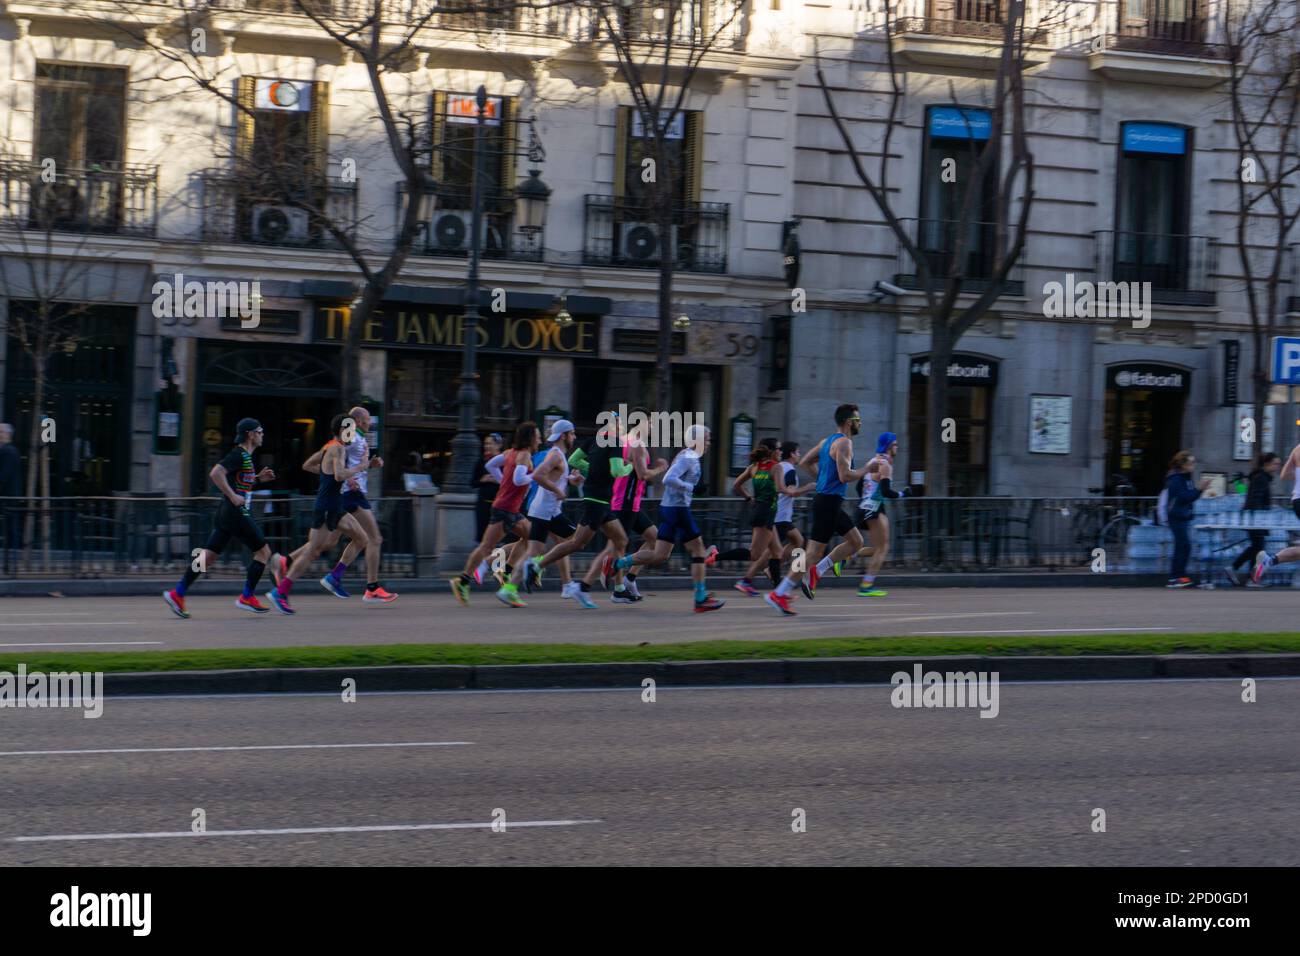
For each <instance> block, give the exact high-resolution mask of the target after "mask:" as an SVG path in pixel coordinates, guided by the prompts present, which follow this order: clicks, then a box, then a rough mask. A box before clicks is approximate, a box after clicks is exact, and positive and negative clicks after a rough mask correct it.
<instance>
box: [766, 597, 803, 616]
mask: <svg viewBox="0 0 1300 956" xmlns="http://www.w3.org/2000/svg"><path fill="white" fill-rule="evenodd" d="M763 600H764V601H766V602H767V603H768V604H770V605H771V606H772V607H774V608H776V609H777V610H778V611H780V612H781V613H782V614H785V615H788V616H789V617H794V616H795V615H796V614H798V613H799V612H798V611H792V610H790V598H789V596H788V595H785V594H777V593H776V592H775V591H768V592H767V593H766V594H764V595H763Z"/></svg>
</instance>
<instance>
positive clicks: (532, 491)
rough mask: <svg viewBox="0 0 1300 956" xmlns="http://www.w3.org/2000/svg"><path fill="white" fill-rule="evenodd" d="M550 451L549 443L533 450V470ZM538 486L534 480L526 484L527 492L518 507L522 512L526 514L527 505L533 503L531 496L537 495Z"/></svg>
mask: <svg viewBox="0 0 1300 956" xmlns="http://www.w3.org/2000/svg"><path fill="white" fill-rule="evenodd" d="M550 453H551V446H550V445H547V446H546V447H545V448H539V449H538V450H537V451H535V452H533V471H536V470H537V466H538V465H540V464H541V463H542V460H543V459H544V458H546V456H547V455H549V454H550ZM540 487H541V485H539V484H538V483H537V482H535V481H534V482H533V483H532V484H531V485H529V486H528V494H527V495H525V496H524V503H523V505H522V506H521V509H520V510H521V511H522V512H523V513H524V514H528V506H529V505H531V504H532V503H533V498H535V497H536V496H537V489H538V488H540Z"/></svg>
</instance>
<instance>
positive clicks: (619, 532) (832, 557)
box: [449, 404, 906, 615]
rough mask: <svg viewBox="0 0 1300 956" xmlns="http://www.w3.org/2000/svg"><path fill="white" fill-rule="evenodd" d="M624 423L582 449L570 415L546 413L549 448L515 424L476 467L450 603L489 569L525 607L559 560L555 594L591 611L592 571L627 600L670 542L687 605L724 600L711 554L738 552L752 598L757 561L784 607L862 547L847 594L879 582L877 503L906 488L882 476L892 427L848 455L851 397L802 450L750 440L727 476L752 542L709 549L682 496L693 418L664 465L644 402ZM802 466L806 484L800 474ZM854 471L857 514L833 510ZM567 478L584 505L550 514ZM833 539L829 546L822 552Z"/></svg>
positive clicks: (810, 593)
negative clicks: (864, 559) (480, 525)
mask: <svg viewBox="0 0 1300 956" xmlns="http://www.w3.org/2000/svg"><path fill="white" fill-rule="evenodd" d="M629 421H633V422H636V423H637V424H635V425H632V426H628V425H627V424H626V423H624V422H622V421H620V420H619V419H618V417H617V416H613V420H612V421H611V423H610V424H608V425H606V426H605V427H604V428H603V429H602V430H601V431H599V432H598V433H597V434H596V435H595V436H593V437H592V438H590V439H588V440H587V441H586V442H585V443H583V444H582V445H581V446H579V445H578V443H577V432H576V431H575V427H574V425H573V423H572V422H570V421H566V420H561V421H558V422H556V423H555V424H554V425H553V426H552V428H551V432H550V435H548V436H547V443H548V446H549V447H548V448H547V449H545V450H539V446H540V440H541V435H540V433H539V431H538V429H537V426H536V425H535V424H534V423H532V422H524V423H523V424H521V425H520V426H519V427H518V428H517V429H516V431H515V435H514V440H513V441H512V442H511V446H510V449H509V450H508V451H506V452H504V453H501V454H497V455H494V456H492V457H491V458H490V459H489V460H488V461H487V462H486V471H487V472H488V473H490V474H491V476H492V478H493V479H495V480H496V481H497V482H498V483H499V487H498V491H497V493H496V496H495V498H494V499H493V500H492V503H491V510H490V513H489V518H488V522H487V525H486V527H485V529H484V531H483V533H482V536H481V538H480V541H479V544H478V546H477V547H476V548H475V549H474V551H473V552H472V553H471V554H470V556H469V558H468V560H467V561H466V563H465V568H464V570H463V571H462V572H461V574H460V575H458V576H457V577H455V578H453V579H451V581H450V582H449V583H450V586H451V590H452V593H453V594H454V595H455V596H456V599H457V600H459V601H460V602H461V603H462V604H468V603H469V596H470V593H471V587H472V585H474V584H476V583H482V581H483V580H484V579H485V578H486V577H487V576H488V575H489V573H491V574H493V575H494V576H495V577H496V579H497V582H498V585H499V587H498V589H497V591H496V597H497V599H498V600H500V601H501V602H502V603H503V604H507V605H509V606H511V607H523V606H525V603H524V601H523V599H522V598H521V597H520V596H519V588H520V586H521V585H522V586H523V588H524V590H525V591H526V592H531V591H533V590H534V589H535V588H536V587H537V586H539V585H540V582H541V579H542V574H543V572H544V570H545V568H547V567H549V566H550V565H552V564H559V566H560V569H561V572H560V573H561V577H562V579H563V582H564V584H563V589H562V591H561V594H562V596H563V597H564V598H567V599H571V600H574V601H577V602H578V603H579V604H580V605H581V606H582V607H584V608H595V607H596V606H597V605H596V602H595V601H594V600H593V599H592V596H591V591H592V585H593V584H594V583H595V580H596V579H599V581H600V583H601V585H602V586H604V587H606V588H609V589H611V590H612V593H611V595H610V599H611V601H612V602H613V603H616V604H632V603H636V602H637V601H640V600H641V594H640V593H639V591H637V588H636V575H637V573H638V571H639V570H640V569H642V568H644V567H648V566H652V565H657V564H663V563H664V562H666V561H667V560H668V558H669V556H670V555H671V554H672V551H673V549H674V548H675V547H676V546H677V545H681V546H682V547H684V548H685V550H686V552H687V554H689V555H690V566H691V578H692V583H693V591H694V610H695V611H696V612H705V611H712V610H716V609H718V608H720V607H722V606H723V604H724V603H725V602H724V601H722V600H720V599H718V598H716V597H715V596H714V595H712V594H711V593H709V591H708V588H707V587H706V583H705V581H706V568H707V567H708V566H710V565H713V564H714V563H716V561H718V560H720V559H721V560H745V561H747V562H748V568H747V570H746V572H745V574H744V576H743V577H742V578H741V579H740V580H739V581H737V582H736V584H735V587H736V589H737V590H738V591H740V592H742V593H743V594H746V595H748V596H751V597H757V596H759V594H760V592H759V590H758V589H757V588H756V587H755V586H754V578H755V576H756V575H757V574H758V573H760V572H761V571H762V570H764V569H766V571H767V574H768V577H769V579H770V580H771V582H772V584H773V589H772V590H771V591H769V592H767V593H766V594H764V595H763V599H764V600H765V601H766V602H767V603H768V604H769V605H770V606H771V607H773V608H774V609H776V610H777V611H778V612H779V613H781V614H783V615H794V614H795V613H796V612H795V611H794V610H793V608H792V607H791V606H790V602H791V596H792V594H793V592H794V589H795V588H799V589H800V590H801V591H802V593H803V594H804V595H805V596H806V597H807V598H809V599H813V598H814V597H815V594H816V589H817V583H818V580H819V579H820V577H821V576H822V575H824V574H826V573H828V572H829V573H833V574H835V575H836V576H839V575H840V573H841V571H842V569H843V567H844V563H845V561H846V560H847V559H848V558H850V557H852V556H853V555H856V554H859V553H866V554H868V555H869V562H868V567H867V573H866V575H865V576H864V577H863V579H862V582H861V584H860V585H859V588H858V593H859V594H860V595H863V596H866V597H883V596H884V595H885V594H886V593H887V592H885V591H884V590H882V589H880V588H878V587H877V586H876V583H875V582H876V575H877V574H878V573H879V571H880V568H881V567H882V566H883V564H884V561H885V558H886V556H887V555H888V552H889V518H888V517H887V516H886V515H885V513H884V510H883V508H882V505H883V504H884V501H885V500H886V499H890V498H899V497H902V496H903V495H904V494H906V489H905V488H904V489H896V488H894V487H893V461H894V457H895V456H896V455H897V453H898V437H897V436H896V435H895V434H894V433H892V432H884V433H882V434H881V435H880V437H879V438H878V439H877V442H876V453H875V455H874V456H873V457H872V458H871V459H869V460H868V461H867V462H866V463H865V464H863V465H862V466H861V467H857V466H855V465H854V462H853V438H854V437H855V436H856V435H857V434H858V433H859V431H860V430H861V426H862V419H861V416H860V415H859V413H858V407H857V406H856V405H851V404H845V405H841V406H840V407H839V408H837V409H836V410H835V424H836V427H837V430H836V431H835V432H834V433H833V434H831V435H829V436H827V437H826V438H825V439H823V440H822V441H820V442H818V443H817V445H816V446H815V447H814V448H812V449H811V450H810V451H809V452H808V453H807V454H804V455H802V456H801V455H800V453H799V445H798V443H797V442H792V441H787V442H783V443H780V444H778V443H777V442H776V440H775V439H763V440H762V441H760V442H759V444H758V447H756V448H755V449H754V451H753V453H752V454H751V456H750V462H749V465H748V467H747V468H746V469H745V470H744V472H742V473H741V474H740V475H739V476H738V477H737V478H736V479H735V481H734V482H733V489H734V490H735V492H736V493H737V494H740V495H742V496H743V497H745V498H746V499H747V500H748V501H749V502H750V527H751V536H750V546H749V548H748V549H744V548H736V549H732V550H731V551H728V552H724V553H722V554H719V553H718V550H717V548H716V546H708V547H706V546H705V544H704V540H703V537H702V535H701V531H700V527H699V524H698V522H697V521H696V519H695V516H694V514H693V513H692V511H691V498H692V495H693V493H694V489H695V486H696V485H697V484H698V483H699V481H700V476H701V466H700V460H701V459H702V458H703V456H704V455H705V453H706V452H707V451H708V449H709V447H710V443H711V435H710V432H709V430H708V428H706V427H704V426H703V425H693V426H691V428H689V429H687V432H686V435H685V446H686V447H685V448H684V449H683V450H682V451H681V452H679V453H678V454H677V456H676V457H675V458H674V459H673V461H672V464H671V465H669V464H668V463H667V462H666V461H664V460H663V459H657V460H655V461H654V462H653V463H651V461H650V455H649V450H648V448H647V447H646V438H647V432H648V429H649V425H648V422H649V416H648V414H646V412H645V410H644V409H634V410H633V413H632V414H631V415H630V416H629ZM800 470H803V471H805V472H807V473H808V474H810V475H812V476H813V477H814V479H815V481H812V482H809V483H807V484H803V485H801V484H799V479H798V473H799V471H800ZM655 482H658V483H661V484H662V485H663V496H662V499H661V500H660V502H659V523H658V524H657V525H656V524H654V523H652V522H651V521H650V520H649V518H648V517H647V516H646V514H645V513H644V512H643V511H642V509H641V505H642V501H643V498H644V494H645V489H646V486H647V484H649V483H655ZM855 482H856V483H857V488H858V492H859V497H860V499H861V504H860V506H859V514H858V516H857V518H856V519H854V518H853V517H851V516H850V515H849V514H848V513H846V512H845V510H844V499H845V496H846V493H847V490H848V488H849V486H850V485H852V484H853V483H855ZM567 485H581V486H582V499H581V505H582V514H581V517H580V521H579V523H578V524H577V525H576V526H575V525H574V524H572V523H571V522H569V521H568V520H567V519H566V518H564V517H563V515H562V514H561V509H562V507H563V504H564V501H565V499H566V496H567V487H566V486H567ZM809 492H815V496H814V499H813V506H812V515H813V523H812V529H811V534H810V535H809V540H808V541H807V542H806V549H805V541H804V539H803V536H802V535H801V534H800V532H799V530H798V529H797V528H795V526H794V520H793V517H794V499H795V498H797V497H799V496H801V495H804V494H807V493H809ZM597 532H600V533H602V534H604V536H605V540H606V544H605V548H604V550H603V551H602V552H601V553H600V554H599V555H598V556H597V558H596V559H595V560H594V561H592V563H591V567H590V568H589V569H588V571H587V575H586V577H585V578H584V579H583V580H579V581H574V580H571V579H570V575H569V572H568V567H567V564H568V557H569V555H570V554H572V553H573V552H575V551H578V550H580V549H582V548H584V547H586V546H587V544H588V543H589V542H590V541H591V539H592V538H593V537H594V536H595V535H596V533H597ZM863 532H866V534H867V536H868V538H869V540H870V548H869V549H867V548H864V541H863ZM638 535H639V536H640V537H641V548H640V550H638V551H636V552H635V553H628V552H629V542H630V540H631V539H632V537H633V536H638ZM836 537H839V538H841V539H842V541H841V543H840V544H839V545H838V546H837V547H836V548H834V549H833V550H831V551H830V552H829V553H827V548H828V547H829V545H830V542H831V541H832V540H833V539H834V538H836ZM548 541H549V542H551V545H550V547H549V549H547V547H546V545H547V542H548ZM796 557H797V558H798V560H796ZM787 563H788V564H789V565H790V571H789V573H788V574H787V575H786V576H785V577H782V576H781V568H782V567H783V566H784V565H786V564H787Z"/></svg>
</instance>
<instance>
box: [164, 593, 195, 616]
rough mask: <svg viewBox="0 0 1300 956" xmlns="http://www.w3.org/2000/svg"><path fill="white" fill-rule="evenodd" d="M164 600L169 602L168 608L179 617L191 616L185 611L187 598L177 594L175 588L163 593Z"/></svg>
mask: <svg viewBox="0 0 1300 956" xmlns="http://www.w3.org/2000/svg"><path fill="white" fill-rule="evenodd" d="M163 600H164V601H166V602H167V606H168V607H169V608H171V609H172V613H173V614H175V615H176V616H177V617H185V618H188V617H189V616H190V612H189V611H187V610H185V598H183V597H181V596H180V595H179V594H177V593H176V590H175V589H174V588H173V589H172V590H170V591H164V592H163Z"/></svg>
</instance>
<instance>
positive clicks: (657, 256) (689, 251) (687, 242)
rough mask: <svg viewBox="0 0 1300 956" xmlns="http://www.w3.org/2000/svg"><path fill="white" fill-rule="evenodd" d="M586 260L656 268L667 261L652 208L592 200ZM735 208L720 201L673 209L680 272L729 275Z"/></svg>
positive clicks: (629, 201) (673, 248) (585, 235)
mask: <svg viewBox="0 0 1300 956" xmlns="http://www.w3.org/2000/svg"><path fill="white" fill-rule="evenodd" d="M586 210H587V214H586V221H585V225H584V229H583V248H582V261H583V262H584V263H586V264H587V265H600V266H625V267H631V268H637V269H657V268H659V264H660V262H661V261H662V260H663V256H664V250H663V249H661V247H660V242H659V230H658V226H657V225H656V224H655V213H654V210H653V209H652V207H651V206H650V205H648V204H647V203H644V202H641V201H639V200H632V199H624V198H621V197H618V196H590V195H589V196H587V197H586ZM729 222H730V206H729V205H728V204H727V203H719V202H678V203H674V204H673V210H672V229H671V232H672V235H671V238H670V244H671V248H670V249H668V250H667V254H668V255H669V256H671V257H672V260H673V262H674V263H675V265H676V268H677V270H678V271H680V272H712V273H725V272H726V271H727V233H728V226H729Z"/></svg>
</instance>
